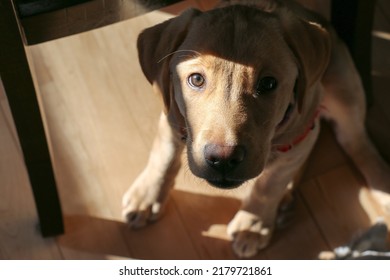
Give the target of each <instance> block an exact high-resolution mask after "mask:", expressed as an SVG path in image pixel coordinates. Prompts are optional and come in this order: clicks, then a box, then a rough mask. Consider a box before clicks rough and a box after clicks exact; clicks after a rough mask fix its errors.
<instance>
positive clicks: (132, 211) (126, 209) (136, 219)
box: [122, 172, 164, 229]
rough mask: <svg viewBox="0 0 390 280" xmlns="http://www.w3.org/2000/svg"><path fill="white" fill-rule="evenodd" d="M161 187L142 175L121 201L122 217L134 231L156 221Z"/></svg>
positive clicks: (160, 201) (159, 206) (159, 213)
mask: <svg viewBox="0 0 390 280" xmlns="http://www.w3.org/2000/svg"><path fill="white" fill-rule="evenodd" d="M163 202H164V197H162V196H161V187H160V186H159V185H158V183H155V182H153V181H152V180H150V178H148V177H147V176H146V175H145V172H144V173H142V174H141V175H140V176H139V177H138V178H137V180H136V181H135V182H134V183H133V185H132V186H131V187H130V188H129V189H128V190H127V192H126V193H125V194H124V196H123V199H122V216H123V218H124V219H125V220H126V222H127V224H128V225H129V226H130V227H131V228H134V229H137V228H141V227H144V226H146V225H147V224H148V223H149V222H154V221H156V220H157V219H158V218H159V217H160V215H161V212H162V206H163Z"/></svg>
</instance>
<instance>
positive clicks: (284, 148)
mask: <svg viewBox="0 0 390 280" xmlns="http://www.w3.org/2000/svg"><path fill="white" fill-rule="evenodd" d="M322 110H324V107H323V106H320V107H319V108H318V109H317V110H316V111H315V113H314V116H313V118H312V119H311V121H310V122H309V124H308V126H307V127H306V129H305V131H304V132H303V133H302V134H301V135H299V136H298V137H297V138H295V139H294V140H293V141H292V142H291V143H290V144H285V145H276V150H277V151H278V152H281V153H286V152H288V151H290V150H291V149H292V148H294V146H296V145H298V144H299V143H301V142H302V141H303V140H305V139H306V137H307V136H308V135H309V133H310V132H311V131H312V130H313V129H314V128H315V126H316V120H317V119H318V117H319V116H320V113H321V111H322Z"/></svg>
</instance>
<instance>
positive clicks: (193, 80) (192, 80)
mask: <svg viewBox="0 0 390 280" xmlns="http://www.w3.org/2000/svg"><path fill="white" fill-rule="evenodd" d="M204 83H205V78H204V77H203V76H202V75H201V74H199V73H195V74H191V75H190V76H189V77H188V84H189V85H190V86H191V87H192V88H195V89H199V88H201V87H203V85H204Z"/></svg>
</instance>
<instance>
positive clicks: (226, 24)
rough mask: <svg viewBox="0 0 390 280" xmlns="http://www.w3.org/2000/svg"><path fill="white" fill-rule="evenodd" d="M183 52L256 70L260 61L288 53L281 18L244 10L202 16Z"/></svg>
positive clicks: (237, 9) (215, 11) (194, 24)
mask: <svg viewBox="0 0 390 280" xmlns="http://www.w3.org/2000/svg"><path fill="white" fill-rule="evenodd" d="M275 46H277V47H275ZM180 48H181V49H191V50H193V51H196V52H199V53H202V54H211V55H214V56H218V57H221V58H223V59H226V60H230V61H235V62H237V63H241V64H243V65H252V66H255V64H256V61H258V60H262V59H269V60H272V59H274V58H275V59H277V58H278V57H280V55H285V54H286V50H287V52H288V46H287V44H286V43H285V42H284V39H283V36H282V32H281V31H280V26H279V22H278V18H277V17H276V16H274V15H273V14H270V13H267V12H263V11H260V10H257V9H256V8H251V7H244V6H233V7H228V8H222V9H217V10H212V11H210V12H206V13H204V14H202V15H200V16H198V17H197V18H196V19H195V20H194V22H193V23H192V25H191V27H190V29H189V30H188V34H187V37H186V39H185V40H184V42H183V44H182V45H181V47H180Z"/></svg>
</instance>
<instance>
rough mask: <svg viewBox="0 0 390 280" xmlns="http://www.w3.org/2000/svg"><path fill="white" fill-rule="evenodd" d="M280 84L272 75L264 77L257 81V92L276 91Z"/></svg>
mask: <svg viewBox="0 0 390 280" xmlns="http://www.w3.org/2000/svg"><path fill="white" fill-rule="evenodd" d="M277 86H278V81H277V80H276V79H275V78H274V77H271V76H267V77H263V78H261V80H260V81H259V82H258V83H257V86H256V93H257V94H263V93H267V92H271V91H274V90H275V89H276V88H277Z"/></svg>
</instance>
